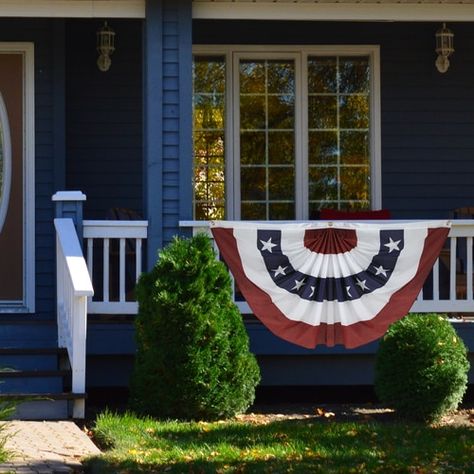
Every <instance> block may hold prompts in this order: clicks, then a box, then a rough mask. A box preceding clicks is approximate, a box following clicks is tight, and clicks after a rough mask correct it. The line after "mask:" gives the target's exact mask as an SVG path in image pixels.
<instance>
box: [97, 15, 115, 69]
mask: <svg viewBox="0 0 474 474" xmlns="http://www.w3.org/2000/svg"><path fill="white" fill-rule="evenodd" d="M114 51H115V31H114V30H113V29H112V28H110V26H108V25H107V22H104V24H103V25H102V26H101V27H100V28H99V29H98V30H97V52H98V53H99V57H98V58H97V67H98V68H99V70H100V71H102V72H106V71H108V70H109V69H110V65H111V64H112V60H111V59H110V56H111V55H112V53H113V52H114Z"/></svg>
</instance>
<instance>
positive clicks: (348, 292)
mask: <svg viewBox="0 0 474 474" xmlns="http://www.w3.org/2000/svg"><path fill="white" fill-rule="evenodd" d="M346 291H347V296H349V298H352V295H351V287H350V286H346Z"/></svg>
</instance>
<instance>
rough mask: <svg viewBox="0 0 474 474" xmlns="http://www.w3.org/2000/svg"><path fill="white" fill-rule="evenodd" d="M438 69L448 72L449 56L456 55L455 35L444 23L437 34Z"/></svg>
mask: <svg viewBox="0 0 474 474" xmlns="http://www.w3.org/2000/svg"><path fill="white" fill-rule="evenodd" d="M435 51H436V53H437V54H438V57H437V58H436V62H435V64H436V69H438V71H439V72H442V73H444V72H446V71H447V70H448V69H449V59H448V58H449V56H450V55H451V54H452V53H454V34H453V32H452V31H451V30H450V29H449V28H446V23H443V26H442V28H440V29H439V30H438V31H437V32H436V50H435Z"/></svg>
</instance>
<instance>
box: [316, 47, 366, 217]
mask: <svg viewBox="0 0 474 474" xmlns="http://www.w3.org/2000/svg"><path fill="white" fill-rule="evenodd" d="M369 101H370V67H369V58H368V57H366V56H360V57H341V56H333V57H316V56H313V57H309V58H308V126H309V129H308V133H309V136H308V164H309V170H308V171H309V173H308V175H309V183H308V185H309V186H308V189H309V209H310V212H309V213H310V215H314V214H316V212H317V210H319V209H320V208H322V207H335V208H338V209H350V208H353V209H366V208H369V206H370V149H369V143H370V139H369V133H370V132H369V126H370V123H369V122H370V107H369Z"/></svg>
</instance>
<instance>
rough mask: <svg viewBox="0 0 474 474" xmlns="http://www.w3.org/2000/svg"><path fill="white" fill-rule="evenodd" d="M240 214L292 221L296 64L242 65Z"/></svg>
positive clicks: (252, 62)
mask: <svg viewBox="0 0 474 474" xmlns="http://www.w3.org/2000/svg"><path fill="white" fill-rule="evenodd" d="M239 84H240V89H239V98H240V201H241V207H240V214H241V218H242V219H248V220H268V219H271V220H278V219H294V217H295V64H294V61H291V60H265V59H262V60H241V61H240V63H239Z"/></svg>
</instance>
